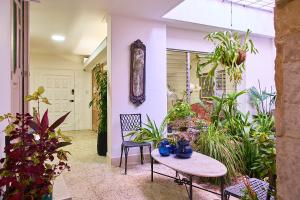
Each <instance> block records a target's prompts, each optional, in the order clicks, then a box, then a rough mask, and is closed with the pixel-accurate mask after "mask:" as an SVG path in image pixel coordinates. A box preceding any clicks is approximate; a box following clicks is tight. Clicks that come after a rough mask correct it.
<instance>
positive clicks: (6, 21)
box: [0, 0, 11, 157]
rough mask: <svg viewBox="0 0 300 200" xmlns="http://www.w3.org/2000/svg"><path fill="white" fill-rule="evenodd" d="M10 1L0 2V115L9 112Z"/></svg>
mask: <svg viewBox="0 0 300 200" xmlns="http://www.w3.org/2000/svg"><path fill="white" fill-rule="evenodd" d="M10 10H11V1H10V0H1V6H0V27H1V31H0V69H1V71H0V72H1V73H0V94H1V99H0V115H3V114H5V113H8V112H11V86H10V72H11V24H10V22H11V18H10V16H11V12H10ZM5 125H6V124H5V123H4V122H1V123H0V132H1V133H0V150H1V151H0V157H2V156H3V151H2V150H3V148H4V134H3V133H2V130H3V129H4V127H5Z"/></svg>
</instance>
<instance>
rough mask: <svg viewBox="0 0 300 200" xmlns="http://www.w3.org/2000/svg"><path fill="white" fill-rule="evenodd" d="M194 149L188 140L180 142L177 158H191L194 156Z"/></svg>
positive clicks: (177, 148)
mask: <svg viewBox="0 0 300 200" xmlns="http://www.w3.org/2000/svg"><path fill="white" fill-rule="evenodd" d="M192 153H193V149H192V146H191V145H190V142H189V141H187V140H179V141H178V142H177V147H176V156H177V157H178V158H190V157H191V156H192Z"/></svg>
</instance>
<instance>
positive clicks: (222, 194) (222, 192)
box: [221, 176, 225, 200]
mask: <svg viewBox="0 0 300 200" xmlns="http://www.w3.org/2000/svg"><path fill="white" fill-rule="evenodd" d="M224 184H225V176H222V177H221V200H225V196H224Z"/></svg>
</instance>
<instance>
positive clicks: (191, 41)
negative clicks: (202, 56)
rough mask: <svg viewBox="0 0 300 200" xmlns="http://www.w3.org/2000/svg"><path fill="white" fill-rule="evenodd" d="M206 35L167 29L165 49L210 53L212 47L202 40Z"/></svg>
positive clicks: (191, 31) (198, 32)
mask: <svg viewBox="0 0 300 200" xmlns="http://www.w3.org/2000/svg"><path fill="white" fill-rule="evenodd" d="M207 34H208V33H206V32H200V31H193V30H187V29H179V28H172V27H167V48H170V49H180V50H188V51H200V52H211V51H212V50H213V45H212V44H211V42H209V41H207V40H205V39H204V37H205V36H206V35H207Z"/></svg>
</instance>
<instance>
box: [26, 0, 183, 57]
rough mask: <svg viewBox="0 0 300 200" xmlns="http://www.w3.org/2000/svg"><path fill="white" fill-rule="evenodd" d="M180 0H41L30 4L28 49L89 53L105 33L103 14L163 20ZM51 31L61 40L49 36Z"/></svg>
mask: <svg viewBox="0 0 300 200" xmlns="http://www.w3.org/2000/svg"><path fill="white" fill-rule="evenodd" d="M182 1H183V0H163V1H162V0H40V3H36V2H32V3H31V4H30V52H40V53H56V54H57V53H65V54H75V55H90V54H91V53H92V52H93V51H94V50H95V49H96V48H97V46H98V45H99V44H100V43H101V41H103V39H105V37H106V35H107V24H106V15H107V13H109V14H116V15H124V16H129V17H130V16H131V17H140V18H145V19H154V20H162V16H163V15H164V14H165V13H167V12H168V11H169V10H171V9H172V8H174V7H175V6H176V5H178V4H179V3H180V2H182ZM53 34H61V35H64V36H65V38H66V39H65V41H64V42H55V41H53V40H51V36H52V35H53Z"/></svg>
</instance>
